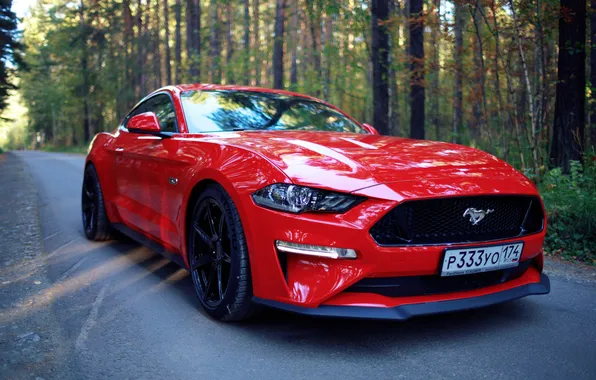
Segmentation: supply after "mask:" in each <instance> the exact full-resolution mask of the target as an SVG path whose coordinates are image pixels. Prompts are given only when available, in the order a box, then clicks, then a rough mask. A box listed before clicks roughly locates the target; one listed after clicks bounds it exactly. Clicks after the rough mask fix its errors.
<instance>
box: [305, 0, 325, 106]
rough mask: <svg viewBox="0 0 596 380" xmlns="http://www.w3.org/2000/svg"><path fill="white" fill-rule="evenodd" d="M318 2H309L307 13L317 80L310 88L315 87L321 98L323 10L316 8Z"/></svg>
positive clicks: (316, 93)
mask: <svg viewBox="0 0 596 380" xmlns="http://www.w3.org/2000/svg"><path fill="white" fill-rule="evenodd" d="M316 3H317V2H315V1H308V2H307V3H306V7H307V12H308V21H309V28H310V36H311V46H312V48H311V52H310V53H311V56H312V61H313V64H314V71H315V75H314V76H315V78H314V82H316V83H313V84H311V85H310V88H313V87H314V91H313V93H314V95H315V96H320V93H321V88H320V87H321V86H320V82H319V81H320V79H321V78H322V77H323V72H322V69H321V50H320V49H319V42H318V41H319V40H320V31H321V29H320V28H319V26H320V25H321V16H320V12H321V9H320V8H319V7H316V5H317V4H316Z"/></svg>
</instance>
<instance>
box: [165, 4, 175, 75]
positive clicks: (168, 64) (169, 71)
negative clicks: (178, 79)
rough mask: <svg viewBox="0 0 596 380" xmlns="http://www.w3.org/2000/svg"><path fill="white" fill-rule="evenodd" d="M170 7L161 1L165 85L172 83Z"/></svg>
mask: <svg viewBox="0 0 596 380" xmlns="http://www.w3.org/2000/svg"><path fill="white" fill-rule="evenodd" d="M169 12H170V6H169V5H168V0H163V19H164V24H163V28H164V30H165V38H166V41H165V42H166V82H167V85H171V84H173V83H172V66H171V59H172V57H171V52H170V22H169V16H170V14H169Z"/></svg>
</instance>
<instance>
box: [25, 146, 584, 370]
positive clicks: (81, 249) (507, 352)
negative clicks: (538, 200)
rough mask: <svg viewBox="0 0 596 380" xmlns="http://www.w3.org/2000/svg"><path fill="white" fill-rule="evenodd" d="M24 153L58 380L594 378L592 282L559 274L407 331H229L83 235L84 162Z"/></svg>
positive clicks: (112, 247)
mask: <svg viewBox="0 0 596 380" xmlns="http://www.w3.org/2000/svg"><path fill="white" fill-rule="evenodd" d="M18 155H19V156H20V157H21V158H22V159H23V160H25V162H26V163H27V165H28V168H29V170H30V172H31V175H32V177H33V180H34V182H35V184H36V186H37V189H38V194H39V217H40V225H41V232H42V236H43V245H44V247H45V251H46V255H47V256H46V260H45V262H46V264H45V265H46V266H47V268H45V270H46V271H47V277H48V278H49V284H47V285H46V287H45V289H44V290H42V291H41V292H40V293H39V295H38V296H39V297H42V298H43V296H44V294H46V295H51V297H47V298H48V299H51V302H50V301H48V303H47V305H46V306H45V307H47V308H48V310H49V311H50V312H51V313H52V314H53V319H54V320H55V321H57V324H58V330H59V334H60V341H61V342H62V343H61V347H62V349H61V350H62V351H64V352H62V354H61V355H59V358H63V359H60V360H65V361H66V363H64V364H63V365H62V366H60V367H59V368H61V370H60V371H63V373H52V374H46V376H43V377H44V378H46V379H47V378H74V379H83V378H90V379H102V378H114V379H121V378H134V379H137V378H140V379H163V378H166V377H167V378H176V379H187V378H188V379H190V378H197V379H311V378H316V379H398V378H404V379H483V378H486V379H596V286H595V285H594V283H590V282H581V281H576V280H574V279H573V278H571V279H569V278H564V277H562V276H557V275H554V276H551V283H552V292H551V294H549V295H546V296H535V297H530V298H526V299H522V300H518V301H514V302H510V303H506V304H503V305H498V306H494V307H489V308H486V309H482V310H476V311H469V312H461V313H454V314H448V315H441V316H432V317H425V318H418V319H414V320H411V321H409V322H406V323H394V322H377V321H360V320H338V319H313V318H304V317H298V316H295V315H291V314H285V313H281V312H269V313H266V314H265V315H264V316H263V317H262V318H261V319H259V320H256V321H253V322H249V323H243V324H225V323H219V322H215V321H213V320H212V319H210V318H208V317H207V316H206V315H205V313H203V312H202V311H201V309H200V306H199V304H198V301H197V300H196V296H195V294H194V291H193V288H192V284H191V280H190V277H189V275H188V274H187V273H186V272H185V271H184V270H181V269H179V268H178V267H177V266H176V265H175V264H172V263H169V262H168V261H167V260H165V259H163V258H161V257H160V256H158V255H157V254H155V253H153V252H152V251H151V250H149V249H146V248H143V247H140V246H138V245H136V244H134V243H131V242H109V243H92V242H88V241H87V240H85V239H84V237H83V232H82V226H81V220H80V201H79V199H80V186H81V181H82V174H83V162H84V159H83V157H81V156H76V155H67V154H52V153H41V152H19V153H18ZM38 304H41V305H42V306H43V302H41V303H38ZM57 360H58V359H57Z"/></svg>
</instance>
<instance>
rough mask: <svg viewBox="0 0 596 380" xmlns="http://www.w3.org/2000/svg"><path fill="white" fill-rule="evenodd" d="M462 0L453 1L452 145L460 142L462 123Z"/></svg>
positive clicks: (463, 21)
mask: <svg viewBox="0 0 596 380" xmlns="http://www.w3.org/2000/svg"><path fill="white" fill-rule="evenodd" d="M461 1H462V0H455V1H454V2H455V27H454V31H455V32H454V33H455V52H454V56H455V59H454V61H455V75H454V85H453V137H452V141H453V142H454V143H459V142H460V141H461V138H460V133H461V130H462V122H463V104H464V94H463V90H462V81H463V71H464V67H463V62H462V60H463V49H464V35H463V31H464V26H465V18H464V6H463V4H462V3H461Z"/></svg>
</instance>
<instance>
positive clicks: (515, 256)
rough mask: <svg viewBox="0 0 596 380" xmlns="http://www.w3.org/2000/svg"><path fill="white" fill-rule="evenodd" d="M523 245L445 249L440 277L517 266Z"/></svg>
mask: <svg viewBox="0 0 596 380" xmlns="http://www.w3.org/2000/svg"><path fill="white" fill-rule="evenodd" d="M523 248H524V243H512V244H503V245H492V246H484V247H465V248H459V249H446V250H445V256H444V258H443V267H442V269H441V276H457V275H462V274H471V273H479V272H488V271H491V270H498V269H503V268H512V267H516V266H518V265H519V259H520V257H521V254H522V250H523Z"/></svg>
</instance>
